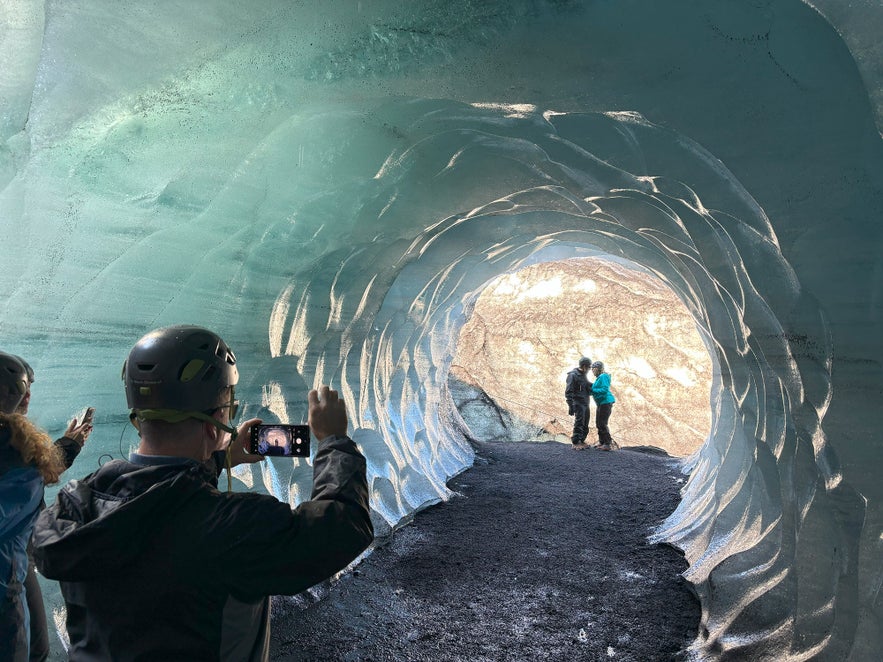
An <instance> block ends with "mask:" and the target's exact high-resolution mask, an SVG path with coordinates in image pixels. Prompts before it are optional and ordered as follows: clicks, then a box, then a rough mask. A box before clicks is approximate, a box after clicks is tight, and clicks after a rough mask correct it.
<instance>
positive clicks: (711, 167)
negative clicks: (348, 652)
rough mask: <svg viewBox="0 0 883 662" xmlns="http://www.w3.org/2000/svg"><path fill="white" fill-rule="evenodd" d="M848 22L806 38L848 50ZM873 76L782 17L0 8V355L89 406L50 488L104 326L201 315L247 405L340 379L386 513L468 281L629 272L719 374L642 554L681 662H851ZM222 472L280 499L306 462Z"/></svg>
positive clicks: (125, 439)
mask: <svg viewBox="0 0 883 662" xmlns="http://www.w3.org/2000/svg"><path fill="white" fill-rule="evenodd" d="M855 4H856V9H855V11H856V12H858V14H857V15H852V16H849V15H846V14H844V12H845V10H842V9H841V14H840V16H839V19H840V22H839V23H838V24H839V25H841V26H843V25H849V24H850V21H849V20H847V19H855V20H858V21H859V24H860V25H862V29H863V30H868V29H869V28H868V24H869V23H870V24H871V25H872V26H873V21H874V20H876V19H877V18H879V14H875V13H874V12H873V11H871V10H868V11H865V10H864V9H863V6H862V5H860V4H858V3H855ZM869 34H880V31H879V30H878V31H876V32H874V31H873V30H871V31H870V32H869ZM858 43H865V44H866V43H867V42H862V41H861V35H859V42H858ZM856 52H858V51H856ZM873 70H874V68H873V66H870V67H869V66H868V65H867V64H865V63H864V62H860V66H857V65H856V63H855V61H854V60H853V58H852V55H851V53H850V51H849V50H848V49H847V47H846V45H845V44H844V42H843V40H842V39H841V38H840V36H839V35H838V34H837V32H836V31H835V30H834V29H833V28H832V27H831V26H830V25H829V24H828V23H827V22H826V21H825V20H824V19H823V18H822V17H821V16H820V15H819V14H818V13H816V12H815V11H814V10H813V9H812V8H810V7H809V6H808V5H805V4H803V3H801V2H798V1H797V0H763V1H761V2H751V3H743V2H733V1H729V0H714V1H709V0H703V1H701V2H700V1H698V0H696V1H695V2H692V1H688V2H683V3H660V2H658V1H657V0H644V1H639V0H620V1H616V2H576V1H574V2H566V1H564V2H561V1H559V2H551V1H549V2H542V1H539V2H537V1H531V2H527V1H525V2H507V3H485V4H480V3H472V2H465V1H464V2H459V1H456V0H455V1H453V2H448V1H446V2H442V1H441V0H439V1H438V2H427V3H419V4H417V3H404V4H402V3H398V2H381V1H379V0H378V1H377V2H358V3H334V4H328V5H327V6H326V5H323V7H322V10H321V11H318V10H317V9H314V8H313V7H312V6H311V5H307V4H297V3H290V2H262V3H254V4H249V5H247V6H245V5H243V3H234V2H232V1H230V2H224V1H220V2H215V3H210V4H209V3H205V4H200V6H199V10H198V11H197V10H195V9H194V4H193V3H191V2H179V3H174V2H142V3H138V4H137V6H135V5H132V4H130V3H118V2H111V1H110V0H106V1H102V0H89V1H88V2H87V1H85V0H84V1H81V2H78V1H76V0H67V1H65V2H60V1H51V0H50V1H49V2H45V3H44V2H27V1H25V0H18V1H12V0H5V1H3V2H0V95H2V105H0V107H2V110H0V112H2V116H0V141H2V142H0V186H2V190H0V223H2V228H3V243H2V247H0V259H2V262H0V264H2V269H0V310H2V317H0V342H2V346H3V348H4V349H8V350H11V351H15V352H17V353H21V354H23V355H25V356H26V357H28V358H29V359H30V360H31V362H32V363H33V364H34V366H35V368H36V369H37V383H36V384H35V392H34V398H33V401H32V405H31V409H32V411H33V412H34V416H35V417H36V418H37V420H38V422H40V423H41V424H42V425H44V426H46V427H47V428H49V429H50V430H52V431H60V429H62V428H63V425H64V421H65V419H66V417H68V416H69V415H71V414H72V413H74V412H75V411H77V410H78V409H79V408H81V407H83V406H85V405H86V404H93V405H95V406H97V407H98V412H99V413H98V426H97V428H96V431H95V433H94V435H93V438H92V440H90V443H89V445H88V446H87V448H86V450H85V452H84V453H83V455H82V456H81V458H80V459H78V461H77V463H76V465H75V466H74V468H73V469H72V470H71V473H72V474H83V473H85V472H86V471H89V470H92V469H94V467H95V466H96V464H97V462H98V461H99V458H100V457H101V456H102V455H104V454H114V455H119V454H122V453H125V452H126V450H127V448H128V447H129V445H131V444H132V443H133V441H134V437H133V435H132V433H131V432H126V429H127V428H126V427H125V425H126V423H125V410H124V406H125V405H124V399H123V396H122V390H121V387H120V384H119V366H120V365H121V363H122V360H123V357H124V356H125V354H126V351H127V350H128V348H129V347H130V346H131V344H132V342H133V341H134V340H135V339H136V338H137V337H139V336H140V335H141V334H142V333H144V332H145V331H146V330H148V329H150V328H153V327H155V326H159V325H162V324H167V323H175V322H194V323H200V324H204V325H207V326H209V327H212V328H214V329H217V330H218V331H219V332H221V333H222V334H223V335H224V337H225V338H226V339H228V340H229V342H230V343H231V344H232V345H233V346H234V348H236V350H237V353H238V355H239V358H240V363H241V366H242V370H241V372H242V375H243V378H242V384H241V388H240V390H239V392H240V394H241V398H242V400H243V401H244V402H245V403H246V407H245V409H246V411H245V414H246V415H251V414H260V415H262V416H265V417H266V418H271V417H278V418H280V419H288V420H294V421H296V420H297V419H299V418H301V417H302V416H303V415H304V413H305V412H304V410H305V405H304V399H305V391H306V389H307V388H309V387H310V386H312V385H314V384H317V383H320V382H330V383H331V384H333V385H334V386H335V387H337V388H339V389H340V390H341V391H342V393H343V394H344V396H345V398H346V401H347V405H348V408H349V410H350V412H351V414H352V428H353V435H354V437H355V438H356V439H357V441H359V443H360V444H361V445H362V447H363V448H364V450H365V452H366V455H367V456H368V458H369V470H370V474H371V475H370V479H371V484H372V497H373V505H374V508H375V510H376V511H377V514H378V517H379V518H382V519H384V520H385V521H387V522H388V523H389V524H390V525H393V524H395V523H396V522H398V521H400V520H401V519H402V518H404V517H406V516H407V515H408V514H410V513H411V512H413V510H414V509H415V508H418V507H420V506H422V505H425V504H427V503H431V502H434V501H436V500H439V499H444V498H446V497H447V495H448V491H447V489H446V487H445V480H446V478H447V477H449V476H450V475H452V474H453V473H456V472H457V471H460V470H461V469H463V468H465V467H467V466H468V465H469V464H470V462H471V461H472V451H471V449H470V447H469V445H468V443H467V442H466V441H465V439H464V436H463V434H462V429H461V426H462V421H461V419H460V418H459V416H458V415H457V413H456V411H455V408H454V407H453V405H452V402H451V399H450V397H449V394H448V392H447V378H448V371H449V367H450V363H451V359H452V356H453V351H454V344H455V342H456V339H457V335H458V332H459V330H460V328H461V327H462V324H463V322H464V320H465V318H466V316H467V314H468V311H469V310H470V307H471V306H472V305H473V303H474V301H475V300H476V298H477V296H478V294H479V293H480V292H481V290H482V289H483V288H484V287H485V286H486V284H487V283H488V282H490V281H491V280H492V279H493V278H495V277H497V276H499V275H501V274H504V273H508V272H511V271H514V270H516V269H519V268H521V267H524V266H529V265H531V264H536V263H540V262H545V261H552V260H559V259H563V258H570V257H592V256H612V257H614V258H618V259H624V260H629V261H631V262H633V263H636V264H638V265H640V266H641V267H642V268H644V269H646V270H648V271H649V272H651V273H653V274H655V275H656V276H657V277H658V278H659V279H660V280H661V281H662V282H665V283H667V284H668V285H669V286H670V287H671V289H672V290H673V291H674V292H675V293H676V294H677V296H678V297H679V298H681V300H682V301H683V302H684V304H685V305H686V306H687V308H688V309H689V310H690V311H691V313H692V314H693V316H694V318H695V320H696V324H697V325H698V326H699V327H701V328H702V329H703V330H704V332H705V333H706V334H707V336H708V338H709V339H710V346H711V348H712V351H713V352H714V354H715V359H716V365H717V366H718V368H717V371H716V373H715V375H714V379H713V385H712V392H711V394H710V397H711V402H712V416H713V420H712V429H711V433H710V435H709V441H708V443H707V444H706V445H705V446H704V448H703V450H702V452H701V453H700V454H699V455H698V456H697V457H696V458H695V459H694V461H693V462H692V463H691V464H690V465H689V466H688V467H686V468H687V469H689V470H690V471H691V477H690V480H689V482H688V484H687V486H686V488H685V492H684V500H683V502H682V504H681V506H680V507H679V508H678V510H677V511H676V512H675V513H673V514H672V515H671V517H670V518H669V519H668V521H667V522H666V523H665V525H664V526H663V527H662V528H661V530H660V532H659V534H658V538H659V539H660V540H667V541H670V542H672V543H674V544H676V545H678V546H679V547H681V548H682V549H683V550H684V552H685V554H686V556H687V559H688V561H689V562H690V569H689V571H688V573H687V576H688V579H689V580H690V581H692V582H693V583H694V584H695V586H696V590H697V593H698V594H699V596H700V598H701V600H702V605H703V620H702V629H701V632H700V633H699V636H698V637H697V639H696V642H695V643H694V645H693V648H692V652H693V653H694V654H695V655H696V656H697V657H700V658H703V659H754V660H783V659H794V660H799V659H810V658H818V659H831V660H834V659H836V660H840V659H850V660H873V659H877V657H878V654H879V651H880V650H881V647H883V644H881V634H880V623H881V622H883V604H881V600H883V598H881V583H883V571H881V567H883V563H881V560H883V538H881V531H883V514H881V512H883V511H881V503H883V488H881V485H880V481H879V478H878V477H877V471H878V467H879V466H881V462H883V448H881V444H880V443H879V441H878V439H879V433H878V430H879V429H880V428H881V424H883V420H881V419H883V413H881V411H880V407H879V401H880V395H881V393H883V377H881V367H880V362H879V359H878V357H879V356H880V353H881V349H883V348H881V340H880V339H881V337H883V333H881V305H883V297H881V295H883V291H881V290H883V261H881V228H880V225H879V219H880V218H881V217H883V216H881V212H883V203H881V163H883V159H881V141H880V134H879V131H878V130H877V128H876V126H875V123H874V121H875V112H876V110H877V109H875V108H873V107H872V106H871V104H870V102H869V97H868V92H867V89H868V87H873V86H874V85H877V84H879V80H874V79H873V77H872V76H870V74H869V72H871V73H873ZM862 76H864V77H865V78H864V79H863V78H862ZM868 81H870V82H868ZM516 104H517V105H516ZM877 116H878V117H879V114H878V115H877ZM237 479H238V482H240V483H241V484H240V489H244V488H245V487H251V488H252V489H257V490H268V491H272V492H273V493H275V494H277V495H278V496H279V497H280V498H283V499H287V500H290V501H292V502H295V501H298V500H300V499H302V498H304V490H305V489H306V486H307V485H308V482H309V471H308V469H307V468H306V467H304V466H300V465H296V464H292V465H284V464H271V465H269V466H268V467H267V468H266V469H265V470H264V472H263V473H258V470H250V469H249V470H245V471H243V472H240V473H239V474H238V476H237ZM50 498H51V494H50ZM53 599H54V600H56V603H57V596H56V597H54V598H50V600H53Z"/></svg>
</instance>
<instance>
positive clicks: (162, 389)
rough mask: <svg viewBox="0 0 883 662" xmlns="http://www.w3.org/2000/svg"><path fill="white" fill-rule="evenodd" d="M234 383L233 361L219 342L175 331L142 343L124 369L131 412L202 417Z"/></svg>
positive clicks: (196, 330) (212, 336)
mask: <svg viewBox="0 0 883 662" xmlns="http://www.w3.org/2000/svg"><path fill="white" fill-rule="evenodd" d="M238 381H239V371H238V370H237V369H236V357H235V356H234V355H233V352H232V351H231V350H230V348H229V347H228V346H227V344H226V343H225V342H224V341H223V340H221V338H220V336H218V335H217V334H216V333H212V332H211V331H209V330H208V329H203V328H202V327H198V326H189V325H178V326H169V327H165V328H162V329H157V330H156V331H151V332H150V333H148V334H147V335H146V336H144V337H143V338H141V340H139V341H138V342H137V343H135V346H134V347H133V348H132V351H131V352H129V357H128V358H127V359H126V362H125V363H124V364H123V382H125V385H126V402H127V403H128V405H129V408H130V409H133V410H135V411H139V410H175V411H179V412H202V411H207V410H209V409H213V408H215V407H216V406H217V405H218V396H219V395H220V394H221V392H222V391H223V390H224V389H225V388H227V387H231V386H234V385H235V384H236V382H238Z"/></svg>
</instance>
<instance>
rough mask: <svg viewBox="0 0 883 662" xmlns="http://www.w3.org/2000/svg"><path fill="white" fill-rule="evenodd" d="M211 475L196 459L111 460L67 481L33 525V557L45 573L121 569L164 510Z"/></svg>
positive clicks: (69, 575)
mask: <svg viewBox="0 0 883 662" xmlns="http://www.w3.org/2000/svg"><path fill="white" fill-rule="evenodd" d="M210 479H211V472H210V470H209V469H208V467H206V466H204V465H199V464H197V463H195V462H194V463H187V464H166V465H157V466H141V465H137V464H133V463H131V462H126V461H124V460H114V461H113V462H108V463H107V464H105V465H104V466H103V467H101V469H99V470H98V471H96V472H95V473H93V474H90V475H89V476H87V477H86V478H84V479H83V480H73V481H70V482H69V483H67V484H66V485H65V486H64V487H63V488H62V489H61V490H60V491H59V493H58V496H57V497H56V501H55V503H54V504H53V505H52V506H51V507H50V508H47V509H46V510H44V511H43V512H42V513H41V514H40V517H39V518H38V519H37V525H36V527H35V529H34V558H35V560H36V563H37V567H38V568H39V569H40V572H41V573H42V574H43V575H44V576H45V577H48V578H49V579H56V580H62V581H89V580H94V579H98V578H102V577H107V576H108V575H113V574H117V573H119V572H121V571H124V570H125V568H126V566H128V565H129V564H130V563H131V562H132V561H133V560H134V559H135V558H137V556H138V555H140V554H141V552H142V550H143V549H144V547H145V545H146V544H147V543H148V542H149V541H150V540H151V539H152V538H153V537H154V535H155V534H156V532H157V530H158V529H159V528H160V527H162V526H164V525H165V520H164V515H163V514H161V513H168V512H169V511H170V510H171V511H172V512H174V510H175V509H174V508H170V506H171V505H172V504H176V505H180V504H182V503H183V502H184V501H186V500H188V499H190V498H191V497H192V496H193V495H195V494H196V493H197V492H198V491H199V490H201V489H203V488H204V487H205V486H206V483H207V482H208V481H209V480H210Z"/></svg>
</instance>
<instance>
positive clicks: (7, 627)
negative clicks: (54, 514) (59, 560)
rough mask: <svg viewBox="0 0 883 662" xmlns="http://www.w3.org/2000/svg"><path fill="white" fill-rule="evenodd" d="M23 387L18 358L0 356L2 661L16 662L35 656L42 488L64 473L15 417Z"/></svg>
mask: <svg viewBox="0 0 883 662" xmlns="http://www.w3.org/2000/svg"><path fill="white" fill-rule="evenodd" d="M27 384H28V371H27V370H26V368H25V366H24V365H23V364H22V363H21V362H20V361H19V359H18V357H16V356H15V355H12V354H8V353H6V352H0V512H2V514H3V516H2V517H0V596H2V598H0V660H15V661H16V662H17V661H19V660H27V659H29V656H30V655H32V654H39V652H36V653H35V652H34V651H32V650H31V640H32V636H31V633H32V630H33V628H34V627H35V624H33V623H32V622H31V613H32V611H34V609H32V606H31V602H32V600H31V598H32V595H31V591H32V590H33V589H32V587H31V586H30V585H29V582H28V581H27V576H28V573H29V568H30V565H29V560H28V543H29V541H30V538H31V531H32V530H33V527H34V521H35V520H36V518H37V514H38V513H39V512H40V508H41V504H42V502H43V490H44V487H45V486H46V485H47V484H51V483H54V482H56V481H57V480H58V477H59V476H60V475H61V472H62V471H64V468H65V467H64V463H63V459H62V454H61V452H60V450H59V448H58V447H57V446H55V445H53V444H52V440H51V438H50V437H49V436H48V435H47V434H46V433H45V432H43V431H42V430H40V429H38V428H37V427H36V426H35V425H33V424H32V423H31V422H30V421H28V419H27V418H26V417H25V416H23V415H21V414H20V413H18V412H17V408H18V407H19V403H20V402H21V400H22V398H23V397H24V394H25V392H26V391H27ZM34 583H36V578H34ZM37 590H38V591H39V586H38V587H37ZM38 597H39V605H38V607H37V609H36V611H37V612H38V613H37V616H39V617H42V618H43V627H44V629H45V612H44V611H43V602H42V595H39V593H38ZM38 626H39V624H37V627H38ZM47 642H48V636H47ZM47 654H48V651H47ZM31 659H34V658H33V657H31Z"/></svg>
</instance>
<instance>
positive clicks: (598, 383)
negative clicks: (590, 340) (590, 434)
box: [592, 361, 616, 451]
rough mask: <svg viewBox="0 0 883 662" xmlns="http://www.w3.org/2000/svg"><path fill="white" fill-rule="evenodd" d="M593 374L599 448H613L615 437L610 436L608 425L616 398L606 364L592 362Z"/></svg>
mask: <svg viewBox="0 0 883 662" xmlns="http://www.w3.org/2000/svg"><path fill="white" fill-rule="evenodd" d="M592 374H593V375H595V382H594V383H593V384H592V397H593V398H595V404H596V405H598V410H597V411H596V412H595V425H596V426H597V428H598V448H600V449H601V450H602V451H610V450H613V437H612V436H610V427H609V426H608V425H607V423H608V421H609V420H610V414H612V413H613V403H614V402H616V398H614V397H613V393H611V392H610V375H609V374H608V373H606V372H604V364H603V363H602V362H601V361H595V362H594V363H593V364H592Z"/></svg>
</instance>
